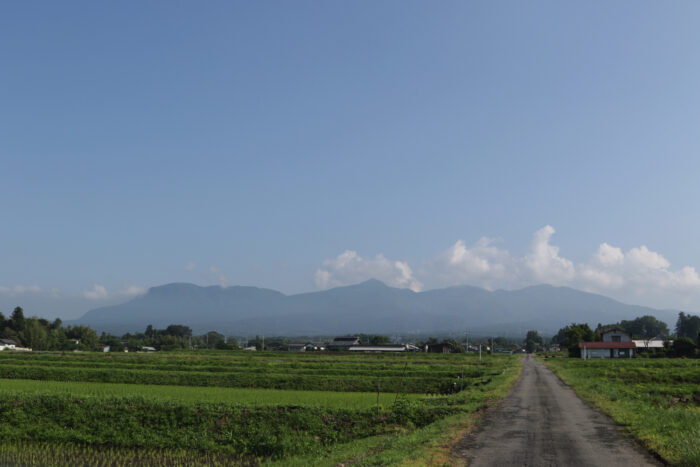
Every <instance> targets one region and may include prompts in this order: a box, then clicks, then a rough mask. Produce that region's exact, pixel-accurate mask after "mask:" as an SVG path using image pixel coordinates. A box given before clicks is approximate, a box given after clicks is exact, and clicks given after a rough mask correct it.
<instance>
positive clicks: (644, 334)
mask: <svg viewBox="0 0 700 467" xmlns="http://www.w3.org/2000/svg"><path fill="white" fill-rule="evenodd" d="M619 326H620V327H621V328H622V329H624V330H625V331H626V332H627V333H628V334H630V335H631V336H633V337H637V338H640V339H653V338H654V337H666V336H668V335H669V332H668V326H667V325H666V323H664V322H663V321H659V320H658V319H656V318H655V317H653V316H650V315H645V316H641V317H639V318H635V319H633V320H629V321H627V320H622V321H620V324H619Z"/></svg>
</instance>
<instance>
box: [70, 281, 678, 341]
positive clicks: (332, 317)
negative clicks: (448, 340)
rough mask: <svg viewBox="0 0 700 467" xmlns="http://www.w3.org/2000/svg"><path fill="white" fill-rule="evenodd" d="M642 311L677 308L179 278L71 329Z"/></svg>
mask: <svg viewBox="0 0 700 467" xmlns="http://www.w3.org/2000/svg"><path fill="white" fill-rule="evenodd" d="M643 315H654V316H656V317H657V318H658V319H661V320H662V321H665V322H667V323H670V324H672V323H673V322H675V320H676V317H677V312H676V311H661V310H654V309H651V308H647V307H641V306H634V305H625V304H623V303H620V302H617V301H615V300H613V299H610V298H607V297H604V296H602V295H596V294H591V293H588V292H583V291H580V290H576V289H572V288H569V287H555V286H551V285H536V286H530V287H526V288H524V289H519V290H501V289H499V290H497V291H488V290H486V289H483V288H479V287H474V286H468V285H465V286H455V287H449V288H445V289H434V290H429V291H426V292H422V293H416V292H413V291H411V290H409V289H401V288H396V287H391V286H388V285H386V284H385V283H384V282H382V281H380V280H377V279H369V280H367V281H364V282H361V283H359V284H355V285H349V286H344V287H336V288H332V289H328V290H323V291H318V292H308V293H303V294H296V295H284V294H282V293H281V292H278V291H275V290H271V289H264V288H258V287H252V286H233V287H226V288H222V287H220V286H206V287H201V286H198V285H195V284H190V283H178V282H175V283H170V284H164V285H161V286H157V287H151V288H150V289H149V291H148V293H147V294H145V295H142V296H139V297H136V298H134V299H132V300H131V301H129V302H127V303H123V304H121V305H114V306H108V307H103V308H98V309H96V310H92V311H89V312H88V313H86V314H85V315H84V316H83V317H82V318H80V319H78V320H75V321H74V322H73V323H75V324H88V325H90V326H92V327H94V328H95V329H97V330H98V331H107V332H114V333H124V332H134V331H141V330H143V329H145V327H146V325H148V324H152V325H153V326H155V327H157V328H160V327H165V326H167V325H169V324H184V325H187V326H190V327H192V328H193V330H194V331H195V332H207V331H211V330H215V331H218V332H222V333H226V334H228V335H246V334H267V335H288V336H289V335H333V334H338V335H345V334H348V333H357V332H367V333H412V334H416V333H422V334H427V333H440V332H442V333H445V332H447V333H449V332H451V331H454V330H456V329H469V330H470V332H478V331H479V329H481V330H483V332H487V333H488V334H495V335H498V334H499V333H500V332H507V333H509V334H510V335H513V334H516V333H522V334H523V335H524V333H525V332H526V331H527V330H530V329H535V330H538V331H541V332H544V333H553V332H556V330H558V329H559V328H561V327H563V326H565V325H567V324H570V323H572V322H588V323H589V324H591V325H595V323H599V322H600V323H615V322H618V321H620V320H622V319H633V318H636V317H638V316H643ZM504 323H506V324H504Z"/></svg>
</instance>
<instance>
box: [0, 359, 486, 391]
mask: <svg viewBox="0 0 700 467" xmlns="http://www.w3.org/2000/svg"><path fill="white" fill-rule="evenodd" d="M0 378H8V379H34V380H47V381H86V382H100V383H130V384H154V385H173V386H219V387H232V388H236V387H237V388H267V389H296V390H311V391H313V390H326V391H341V392H344V391H352V392H371V391H376V390H377V389H378V388H380V389H381V390H383V391H389V392H406V393H422V394H436V393H439V394H446V393H452V392H456V391H457V390H458V389H461V388H462V387H464V386H470V385H474V384H479V383H481V380H482V378H465V379H464V380H460V379H458V378H426V377H415V376H411V377H405V378H403V377H390V378H383V377H377V378H368V377H362V376H355V375H342V376H341V375H333V376H324V375H297V374H294V373H281V374H275V373H267V374H258V373H254V374H251V373H211V372H209V373H207V372H191V371H190V372H178V371H157V370H154V371H151V370H125V369H120V368H97V369H95V368H61V367H44V366H27V365H0Z"/></svg>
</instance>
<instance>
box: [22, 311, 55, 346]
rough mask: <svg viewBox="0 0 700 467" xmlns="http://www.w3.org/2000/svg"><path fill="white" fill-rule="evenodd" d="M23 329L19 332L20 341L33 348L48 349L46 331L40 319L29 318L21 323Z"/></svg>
mask: <svg viewBox="0 0 700 467" xmlns="http://www.w3.org/2000/svg"><path fill="white" fill-rule="evenodd" d="M23 326H24V329H23V330H22V331H21V332H20V335H21V337H22V342H23V343H24V345H26V346H27V347H29V348H31V349H33V350H48V349H49V346H48V332H47V330H46V327H45V326H43V325H42V323H41V322H40V320H37V319H34V318H29V319H25V320H24V323H23Z"/></svg>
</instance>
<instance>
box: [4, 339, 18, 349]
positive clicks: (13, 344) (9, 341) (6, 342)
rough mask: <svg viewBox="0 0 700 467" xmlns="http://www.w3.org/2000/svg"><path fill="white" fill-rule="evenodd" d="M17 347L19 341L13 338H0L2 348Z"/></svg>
mask: <svg viewBox="0 0 700 467" xmlns="http://www.w3.org/2000/svg"><path fill="white" fill-rule="evenodd" d="M16 348H17V342H15V341H13V340H12V339H0V350H5V349H8V350H15V349H16Z"/></svg>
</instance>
